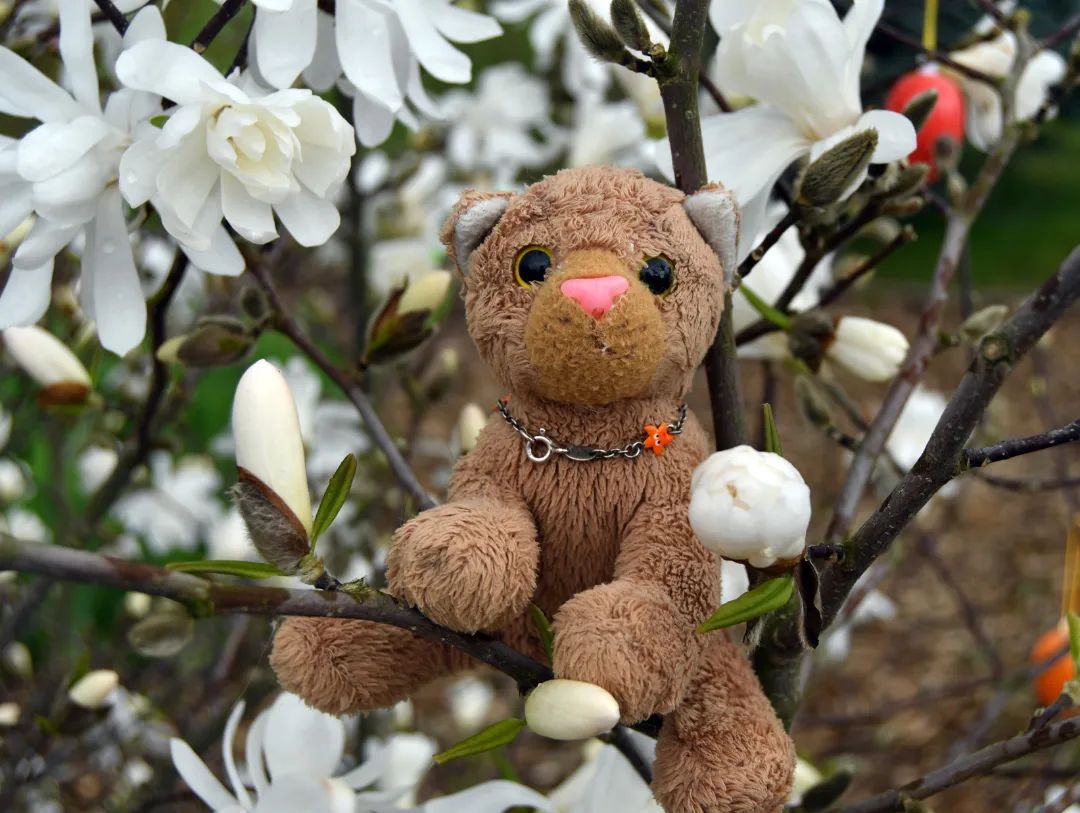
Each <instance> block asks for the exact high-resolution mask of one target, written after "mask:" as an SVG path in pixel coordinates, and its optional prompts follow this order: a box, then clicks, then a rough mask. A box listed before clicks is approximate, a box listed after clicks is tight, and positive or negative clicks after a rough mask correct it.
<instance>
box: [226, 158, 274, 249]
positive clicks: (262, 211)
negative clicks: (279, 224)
mask: <svg viewBox="0 0 1080 813" xmlns="http://www.w3.org/2000/svg"><path fill="white" fill-rule="evenodd" d="M221 212H222V214H223V215H224V216H225V219H226V220H227V221H228V222H229V225H230V226H232V227H233V228H234V229H236V231H237V232H239V233H240V235H241V236H242V237H243V238H244V239H246V240H250V241H251V242H252V243H258V244H262V243H269V242H270V241H271V240H273V239H274V238H275V237H277V236H278V233H277V228H275V226H274V212H273V209H271V207H270V204H269V203H264V202H263V201H261V200H255V198H253V197H252V196H251V195H250V194H248V191H247V189H245V188H244V185H243V184H242V183H240V181H238V180H236V178H234V177H233V176H232V175H230V174H229V173H227V172H224V173H222V174H221Z"/></svg>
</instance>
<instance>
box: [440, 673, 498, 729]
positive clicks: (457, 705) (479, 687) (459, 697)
mask: <svg viewBox="0 0 1080 813" xmlns="http://www.w3.org/2000/svg"><path fill="white" fill-rule="evenodd" d="M446 699H447V701H448V702H447V705H448V706H449V708H450V716H451V717H453V718H454V723H455V724H456V725H457V727H458V728H459V729H461V730H462V731H470V732H471V731H476V730H477V729H479V728H480V726H481V725H483V724H484V721H485V720H486V719H487V715H488V712H489V711H490V710H491V704H492V703H493V702H494V700H495V690H494V689H492V688H491V684H490V683H488V682H487V681H486V680H481V679H480V678H475V677H464V678H460V679H458V680H456V681H455V682H454V683H453V684H452V685H451V686H450V687H449V688H448V689H447V691H446Z"/></svg>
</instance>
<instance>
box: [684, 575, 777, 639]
mask: <svg viewBox="0 0 1080 813" xmlns="http://www.w3.org/2000/svg"><path fill="white" fill-rule="evenodd" d="M794 589H795V585H794V581H793V580H792V578H791V574H786V575H784V576H780V577H778V578H775V579H769V580H768V581H767V582H762V583H761V584H759V585H758V586H757V587H755V588H753V589H752V590H749V591H747V592H745V593H743V594H742V595H741V596H739V597H738V598H737V599H735V600H734V601H729V602H727V603H726V604H721V605H720V608H719V609H718V610H717V611H716V612H715V613H713V614H712V616H711V617H710V618H709V619H708V620H707V621H704V622H702V623H701V624H700V625H699V626H698V628H697V631H698V632H712V631H713V630H718V629H723V628H724V627H733V626H735V625H736V624H741V623H743V622H744V621H750V620H751V619H754V618H758V617H759V616H763V615H765V613H771V612H772V611H773V610H779V609H780V608H781V607H783V606H784V605H785V604H787V603H788V599H790V598H791V594H792V592H793V591H794Z"/></svg>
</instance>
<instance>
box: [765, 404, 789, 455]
mask: <svg viewBox="0 0 1080 813" xmlns="http://www.w3.org/2000/svg"><path fill="white" fill-rule="evenodd" d="M761 411H762V413H763V418H764V424H765V451H766V452H772V453H773V454H778V455H780V456H781V457H783V456H784V447H783V446H781V445H780V430H779V429H777V428H776V418H775V417H774V416H773V411H772V404H762V405H761Z"/></svg>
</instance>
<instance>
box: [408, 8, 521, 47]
mask: <svg viewBox="0 0 1080 813" xmlns="http://www.w3.org/2000/svg"><path fill="white" fill-rule="evenodd" d="M421 3H422V4H423V6H424V10H425V11H426V12H427V15H428V17H429V18H430V19H431V21H432V22H433V23H434V24H435V28H437V29H438V30H439V33H440V34H442V35H443V36H445V37H446V38H447V39H450V40H453V41H454V42H483V41H484V40H489V39H491V38H492V37H497V36H499V34H501V33H502V26H501V25H499V23H498V21H496V19H495V18H494V17H489V16H488V15H486V14H479V13H477V12H475V11H469V10H467V9H463V8H461V7H459V6H455V5H452V4H451V3H448V2H447V1H446V0H421Z"/></svg>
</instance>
